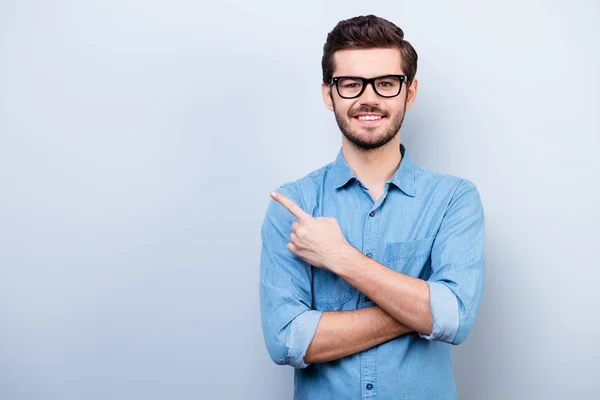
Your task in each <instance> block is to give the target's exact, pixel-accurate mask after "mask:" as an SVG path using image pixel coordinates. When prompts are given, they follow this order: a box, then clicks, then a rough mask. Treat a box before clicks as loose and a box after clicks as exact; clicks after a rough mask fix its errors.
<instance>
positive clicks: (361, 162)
mask: <svg viewBox="0 0 600 400" xmlns="http://www.w3.org/2000/svg"><path fill="white" fill-rule="evenodd" d="M342 152H343V154H344V159H345V160H346V162H347V163H348V165H349V166H350V168H352V171H354V174H355V175H356V177H357V178H358V179H359V180H360V181H361V182H362V183H363V184H364V185H366V186H367V187H369V188H376V187H383V186H384V184H385V182H387V181H389V180H390V179H391V178H392V176H394V174H395V173H396V171H397V170H398V167H399V166H400V161H402V154H401V153H400V135H399V134H398V135H396V137H394V139H392V140H391V141H390V142H389V143H387V144H386V145H385V146H382V147H380V148H377V149H373V150H364V149H360V148H357V147H356V146H355V145H353V144H352V143H351V142H349V141H348V140H347V139H346V138H343V140H342Z"/></svg>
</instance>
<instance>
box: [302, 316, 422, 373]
mask: <svg viewBox="0 0 600 400" xmlns="http://www.w3.org/2000/svg"><path fill="white" fill-rule="evenodd" d="M410 331H411V330H410V329H409V328H407V327H405V326H404V325H402V324H400V323H399V322H398V321H397V320H396V319H395V318H394V317H392V316H390V315H389V314H388V313H386V312H385V311H383V310H382V309H381V308H380V307H369V308H363V309H360V310H352V311H335V312H324V313H323V316H322V317H321V321H320V322H319V325H318V327H317V332H316V334H315V336H314V338H313V340H312V342H311V344H310V346H309V347H308V350H307V352H306V356H305V357H304V360H305V362H307V363H315V362H326V361H333V360H337V359H338V358H342V357H345V356H348V355H351V354H354V353H358V352H359V351H363V350H366V349H369V348H371V347H373V346H377V345H378V344H381V343H384V342H387V341H388V340H391V339H395V338H396V337H398V336H400V335H403V334H405V333H408V332H410Z"/></svg>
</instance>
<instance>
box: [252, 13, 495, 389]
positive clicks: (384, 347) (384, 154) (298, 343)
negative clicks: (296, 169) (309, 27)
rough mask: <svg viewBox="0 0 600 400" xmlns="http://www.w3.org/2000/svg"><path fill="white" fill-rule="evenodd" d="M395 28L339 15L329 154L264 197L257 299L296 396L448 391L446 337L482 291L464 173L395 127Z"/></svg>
mask: <svg viewBox="0 0 600 400" xmlns="http://www.w3.org/2000/svg"><path fill="white" fill-rule="evenodd" d="M403 37H404V34H403V32H402V30H401V29H400V28H398V27H397V26H396V25H394V24H393V23H391V22H389V21H387V20H384V19H381V18H378V17H375V16H372V15H371V16H366V17H357V18H352V19H349V20H345V21H341V22H340V23H338V25H337V26H336V27H335V28H334V29H333V30H332V31H331V32H330V33H329V35H328V37H327V41H326V43H325V46H324V51H323V60H322V68H323V85H322V93H323V100H324V101H325V105H326V106H327V108H329V110H331V111H333V112H334V114H335V117H336V120H337V123H338V125H339V128H340V130H341V132H342V134H343V135H342V147H341V149H340V151H339V153H338V155H337V158H336V159H335V161H334V162H332V163H331V164H328V165H326V166H324V167H322V168H320V169H318V170H316V171H314V172H312V173H310V174H308V175H307V176H305V177H304V178H302V179H299V180H297V181H295V182H288V183H286V184H284V185H282V186H281V187H280V188H279V189H278V191H277V192H274V193H272V194H271V196H272V198H273V200H272V201H271V203H270V204H269V207H268V210H267V212H266V216H265V220H264V223H263V226H262V231H261V233H262V243H263V246H262V253H261V265H260V305H261V318H262V328H263V333H264V337H265V342H266V347H267V349H268V352H269V354H270V356H271V358H272V359H273V361H274V362H276V363H277V364H289V365H291V366H293V367H294V368H295V385H294V398H295V399H455V398H457V392H456V386H455V382H454V378H453V372H452V360H451V345H452V344H454V345H456V344H459V343H461V342H463V341H464V340H465V338H466V337H467V335H468V334H469V331H470V330H471V327H472V326H473V323H474V320H475V317H476V315H477V313H478V311H479V305H480V302H481V299H482V294H483V279H484V264H483V250H484V240H485V239H484V213H483V208H482V204H481V200H480V197H479V194H478V191H477V189H476V187H475V186H474V185H473V184H472V183H471V182H470V181H468V180H465V179H461V178H458V177H454V176H450V175H443V174H440V173H436V172H432V171H428V170H426V169H424V168H421V167H419V166H417V165H415V164H414V163H413V162H412V161H411V159H410V158H409V155H408V152H407V150H406V148H405V146H404V145H402V144H400V127H401V126H402V121H403V119H404V114H405V111H406V110H408V109H409V108H410V107H411V106H412V105H413V104H414V101H415V98H416V95H417V88H418V82H417V80H416V79H415V74H416V70H417V53H416V52H415V50H414V49H413V47H412V46H411V45H410V44H409V43H408V42H407V41H405V40H404V39H403Z"/></svg>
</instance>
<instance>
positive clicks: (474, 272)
mask: <svg viewBox="0 0 600 400" xmlns="http://www.w3.org/2000/svg"><path fill="white" fill-rule="evenodd" d="M484 236H485V235H484V213H483V208H482V205H481V200H480V198H479V194H478V192H477V189H476V188H475V186H474V185H473V184H472V183H470V182H468V181H462V182H461V183H460V184H459V185H458V186H457V189H456V191H455V193H454V195H453V198H452V200H451V202H450V204H449V206H448V208H447V210H446V213H445V216H444V219H443V221H442V223H441V225H440V229H439V230H438V233H437V235H436V238H435V241H434V244H433V248H432V252H431V268H432V274H431V277H430V278H429V280H428V281H423V280H421V279H417V278H413V277H410V276H407V275H404V274H402V273H399V272H396V271H393V270H391V269H389V268H387V267H385V266H383V265H381V264H379V263H377V262H376V261H374V260H372V259H370V258H367V257H365V256H364V255H362V254H361V253H360V252H358V250H356V249H347V251H346V252H345V256H344V257H341V260H340V262H339V264H337V266H338V267H337V269H336V270H335V271H334V272H335V273H336V274H338V275H339V276H340V277H342V278H343V279H344V280H346V281H347V282H348V283H349V284H350V285H352V286H354V287H355V288H357V289H358V290H360V291H361V292H363V293H364V294H365V295H367V296H369V297H370V298H371V299H372V300H373V301H374V302H375V303H376V304H377V305H379V306H380V307H381V308H383V309H384V310H385V311H386V312H388V313H389V314H390V315H392V316H393V317H394V318H396V319H397V320H398V321H399V322H400V323H402V324H405V325H406V326H407V327H409V328H411V329H414V330H415V331H417V332H419V334H420V336H421V337H423V338H425V339H433V340H442V341H445V342H448V343H453V344H459V343H461V342H462V341H464V339H465V338H466V336H467V335H468V333H469V331H470V330H471V327H472V326H473V323H474V321H475V316H476V315H477V313H478V311H479V305H480V303H481V299H482V295H483V277H484V264H483V251H484V244H485V238H484Z"/></svg>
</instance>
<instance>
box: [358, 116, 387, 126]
mask: <svg viewBox="0 0 600 400" xmlns="http://www.w3.org/2000/svg"><path fill="white" fill-rule="evenodd" d="M354 118H355V119H356V120H357V121H358V123H359V124H361V125H377V124H379V122H380V121H381V120H383V119H384V118H385V117H384V116H383V115H376V114H360V115H356V116H355V117H354Z"/></svg>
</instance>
